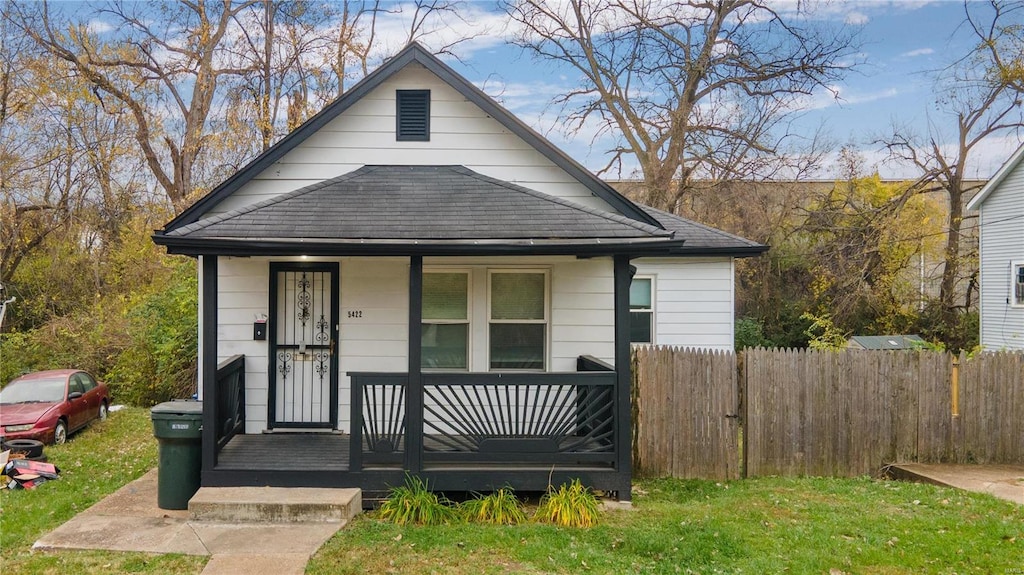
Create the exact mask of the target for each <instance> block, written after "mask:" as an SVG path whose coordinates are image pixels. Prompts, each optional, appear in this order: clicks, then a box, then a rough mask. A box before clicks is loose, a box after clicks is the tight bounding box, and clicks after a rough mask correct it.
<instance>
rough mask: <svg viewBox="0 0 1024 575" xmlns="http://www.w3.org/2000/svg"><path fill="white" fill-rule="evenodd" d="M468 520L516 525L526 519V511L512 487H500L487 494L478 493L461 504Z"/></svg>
mask: <svg viewBox="0 0 1024 575" xmlns="http://www.w3.org/2000/svg"><path fill="white" fill-rule="evenodd" d="M462 513H463V516H464V517H465V518H466V519H467V520H468V521H475V522H478V523H491V524H494V525H518V524H520V523H523V522H524V521H526V513H524V512H523V505H522V503H520V502H519V498H517V497H516V496H515V493H513V492H512V488H510V487H509V488H502V489H499V490H497V491H495V492H493V493H491V494H489V495H486V496H484V495H480V494H477V496H476V497H475V498H473V499H470V500H469V501H466V502H465V503H463V504H462Z"/></svg>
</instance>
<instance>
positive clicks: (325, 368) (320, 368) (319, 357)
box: [313, 350, 331, 381]
mask: <svg viewBox="0 0 1024 575" xmlns="http://www.w3.org/2000/svg"><path fill="white" fill-rule="evenodd" d="M313 369H315V370H316V374H317V375H318V376H319V377H320V381H323V379H324V376H326V375H327V373H328V372H329V371H330V370H331V352H330V351H326V350H324V351H317V352H314V353H313Z"/></svg>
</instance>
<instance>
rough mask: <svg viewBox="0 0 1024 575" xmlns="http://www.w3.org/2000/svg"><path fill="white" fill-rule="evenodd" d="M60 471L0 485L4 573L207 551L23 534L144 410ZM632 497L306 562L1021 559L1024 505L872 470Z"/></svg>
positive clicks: (981, 562)
mask: <svg viewBox="0 0 1024 575" xmlns="http://www.w3.org/2000/svg"><path fill="white" fill-rule="evenodd" d="M46 453H47V455H48V456H49V457H50V458H51V460H52V461H53V462H54V463H56V464H57V465H58V466H59V467H60V468H61V470H62V474H61V479H60V480H58V481H55V482H51V483H47V484H45V485H43V486H41V487H40V488H39V489H37V490H35V491H16V492H10V491H6V490H5V491H2V492H0V571H3V573H31V574H36V573H43V574H50V573H52V574H55V575H56V574H60V575H66V574H68V573H170V574H184V573H192V574H196V573H199V572H200V571H202V569H203V566H204V565H205V563H206V561H207V558H205V557H189V556H180V555H167V556H161V555H148V554H143V553H118V552H99V551H97V552H92V551H80V552H79V551H60V552H45V553H44V552H33V551H32V550H31V547H32V543H33V542H34V541H35V540H36V539H38V538H39V537H40V536H42V535H43V534H44V533H46V532H48V531H50V530H52V529H54V528H55V527H57V526H58V525H60V524H61V523H63V522H64V521H66V520H68V519H70V518H71V517H72V516H74V515H75V514H76V513H77V512H78V511H81V510H82V509H85V508H86V507H88V506H90V505H92V504H93V503H95V502H96V501H98V500H100V499H101V498H103V497H104V496H105V495H107V494H109V493H111V492H113V491H115V490H116V489H117V488H119V487H120V486H122V485H124V484H125V483H127V482H129V481H131V480H132V479H135V478H136V477H138V476H140V475H141V474H142V473H144V472H145V471H147V470H149V469H151V468H153V467H155V466H156V441H155V440H154V439H153V437H152V430H151V425H150V421H149V414H148V411H147V410H143V409H128V410H124V411H120V412H117V413H114V414H112V415H111V417H110V419H109V420H108V421H106V422H104V423H101V424H96V425H93V426H92V427H91V428H90V429H88V430H86V431H85V432H83V433H80V434H78V435H76V436H75V437H74V438H73V440H72V441H71V442H70V443H68V444H67V445H65V446H61V447H47V448H46ZM634 505H635V509H634V510H632V511H607V512H602V514H601V518H600V523H599V524H598V525H597V526H595V527H592V528H590V529H574V528H563V527H556V526H553V525H548V524H539V523H525V524H522V525H515V526H505V525H487V524H480V523H472V524H466V523H455V524H451V525H442V526H430V527H424V526H414V525H410V526H398V525H393V524H389V523H385V522H383V521H381V520H380V519H379V518H378V516H377V514H375V513H369V514H365V515H361V516H359V517H357V518H356V519H355V520H354V521H353V522H352V523H351V524H350V525H349V526H348V527H346V528H345V529H343V530H341V531H340V532H339V533H338V534H337V535H336V536H335V537H333V538H332V539H331V540H330V541H329V542H328V543H327V544H326V545H325V546H324V547H323V548H322V549H321V550H320V552H319V553H317V555H316V556H315V557H314V558H313V560H312V561H311V562H310V565H309V567H308V569H307V573H313V574H324V575H326V574H332V575H333V574H344V573H417V574H418V573H442V574H447V573H452V574H455V575H460V574H471V573H706V574H713V573H784V572H785V573H825V574H827V573H829V572H830V571H831V570H836V571H834V572H837V573H838V572H843V573H847V574H851V575H852V574H876V575H878V574H885V575H890V574H897V573H907V574H909V573H938V574H953V573H956V574H967V573H985V574H1000V575H1003V574H1008V573H1021V572H1022V570H1024V507H1022V506H1015V505H1013V504H1011V503H1007V502H1003V501H999V500H997V499H994V498H992V497H989V496H985V495H978V494H971V493H964V492H961V491H957V490H953V489H943V488H938V487H933V486H929V485H916V484H910V483H899V482H890V481H875V480H871V479H866V478H862V479H814V478H805V479H780V478H765V479H755V480H746V481H734V482H727V483H715V482H713V481H678V480H644V481H638V482H637V484H636V493H635V494H634Z"/></svg>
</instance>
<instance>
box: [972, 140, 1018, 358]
mask: <svg viewBox="0 0 1024 575" xmlns="http://www.w3.org/2000/svg"><path fill="white" fill-rule="evenodd" d="M1022 161H1024V146H1021V147H1020V148H1018V149H1017V151H1016V152H1015V153H1014V154H1013V156H1012V157H1010V159H1009V160H1008V161H1007V162H1006V163H1005V164H1003V166H1002V167H1001V168H1000V169H999V171H998V172H996V175H995V176H993V177H992V179H991V180H989V182H988V184H986V185H985V187H984V188H982V190H981V191H980V192H979V193H978V195H977V196H975V197H974V199H973V200H971V202H970V203H969V204H967V209H968V210H978V211H979V212H980V217H979V220H978V222H979V223H978V225H979V227H980V229H981V232H980V234H981V240H980V242H979V257H980V260H981V261H980V264H979V268H980V272H981V275H980V282H981V345H982V347H983V348H985V349H988V350H1001V349H1020V350H1024V162H1022Z"/></svg>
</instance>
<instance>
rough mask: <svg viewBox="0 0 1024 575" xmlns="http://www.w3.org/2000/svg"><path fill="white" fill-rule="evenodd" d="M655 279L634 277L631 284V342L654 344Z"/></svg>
mask: <svg viewBox="0 0 1024 575" xmlns="http://www.w3.org/2000/svg"><path fill="white" fill-rule="evenodd" d="M653 295H654V278H649V277H634V278H633V282H632V283H630V284H629V342H630V343H654V298H653V297H652V296H653Z"/></svg>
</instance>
